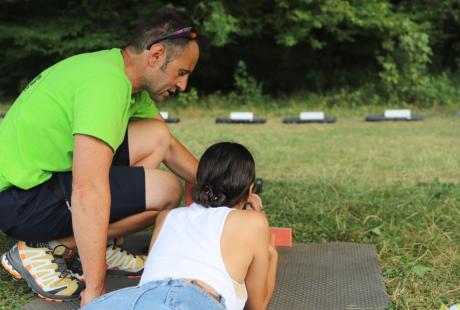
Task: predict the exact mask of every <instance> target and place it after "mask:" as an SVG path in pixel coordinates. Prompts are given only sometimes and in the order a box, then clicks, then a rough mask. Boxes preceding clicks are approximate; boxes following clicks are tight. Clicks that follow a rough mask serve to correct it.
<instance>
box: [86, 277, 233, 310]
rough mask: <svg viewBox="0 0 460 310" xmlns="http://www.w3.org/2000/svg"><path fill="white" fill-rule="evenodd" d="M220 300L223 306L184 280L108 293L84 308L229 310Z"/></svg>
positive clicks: (148, 284) (161, 282)
mask: <svg viewBox="0 0 460 310" xmlns="http://www.w3.org/2000/svg"><path fill="white" fill-rule="evenodd" d="M220 299H221V301H220V303H219V302H218V301H217V300H216V299H214V298H213V297H212V296H211V295H210V294H209V293H208V292H206V291H205V290H203V289H202V288H200V287H198V286H196V285H195V284H191V283H187V282H185V281H184V280H183V279H177V280H172V279H164V280H160V281H152V282H148V283H145V284H144V285H142V286H133V287H127V288H123V289H120V290H117V291H114V292H111V293H108V294H105V295H103V296H101V297H99V298H97V299H95V300H93V301H92V302H91V303H89V304H88V305H87V306H86V307H84V308H83V309H84V310H94V309H110V310H117V309H135V310H147V309H148V310H151V309H158V310H160V309H167V310H171V309H177V310H179V309H180V310H189V309H190V310H195V309H196V310H198V309H200V310H201V309H210V310H213V309H226V307H225V300H224V298H223V297H220Z"/></svg>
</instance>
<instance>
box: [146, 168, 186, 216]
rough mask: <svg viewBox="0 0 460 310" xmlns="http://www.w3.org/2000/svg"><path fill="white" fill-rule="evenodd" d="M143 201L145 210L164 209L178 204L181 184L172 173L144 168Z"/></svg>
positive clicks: (180, 196)
mask: <svg viewBox="0 0 460 310" xmlns="http://www.w3.org/2000/svg"><path fill="white" fill-rule="evenodd" d="M145 196H146V198H145V202H146V209H147V210H166V209H172V208H175V207H177V206H178V205H179V203H180V201H181V198H182V184H181V183H180V181H179V179H178V178H177V177H176V176H175V175H173V174H172V173H169V172H166V171H160V170H156V169H145Z"/></svg>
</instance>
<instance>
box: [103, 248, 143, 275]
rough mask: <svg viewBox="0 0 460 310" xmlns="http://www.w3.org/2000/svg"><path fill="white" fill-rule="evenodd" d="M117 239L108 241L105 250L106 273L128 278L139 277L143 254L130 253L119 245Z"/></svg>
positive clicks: (141, 270) (141, 269)
mask: <svg viewBox="0 0 460 310" xmlns="http://www.w3.org/2000/svg"><path fill="white" fill-rule="evenodd" d="M118 240H119V239H116V240H113V241H112V240H111V241H109V245H108V246H107V250H106V252H105V261H106V263H107V274H108V275H112V276H122V277H128V278H140V277H141V275H142V272H143V271H144V264H145V260H146V259H147V257H146V256H145V255H136V254H132V253H130V252H128V251H126V250H124V249H122V248H121V247H120V245H119V244H120V243H119V242H118Z"/></svg>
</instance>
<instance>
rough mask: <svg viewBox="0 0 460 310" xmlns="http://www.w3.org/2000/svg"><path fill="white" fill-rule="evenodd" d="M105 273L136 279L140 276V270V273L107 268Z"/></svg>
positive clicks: (116, 276)
mask: <svg viewBox="0 0 460 310" xmlns="http://www.w3.org/2000/svg"><path fill="white" fill-rule="evenodd" d="M107 275H108V276H111V277H114V278H128V279H138V278H140V277H142V272H141V273H140V274H133V273H132V272H129V271H123V270H110V269H107Z"/></svg>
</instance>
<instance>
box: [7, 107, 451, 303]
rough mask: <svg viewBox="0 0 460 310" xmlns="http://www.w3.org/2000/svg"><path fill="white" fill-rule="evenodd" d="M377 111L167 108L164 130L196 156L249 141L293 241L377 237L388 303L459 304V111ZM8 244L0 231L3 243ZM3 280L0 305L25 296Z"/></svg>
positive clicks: (268, 200)
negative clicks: (232, 113)
mask: <svg viewBox="0 0 460 310" xmlns="http://www.w3.org/2000/svg"><path fill="white" fill-rule="evenodd" d="M166 108H167V105H165V106H164V109H166ZM368 110H369V111H368ZM378 110H379V109H378V108H375V107H373V108H369V109H367V110H366V109H365V108H359V109H354V110H345V109H330V110H329V111H328V114H330V115H335V116H337V117H338V122H337V123H336V124H330V125H284V124H282V123H281V120H282V116H285V115H288V114H291V115H292V114H294V113H297V112H296V111H298V110H297V108H295V107H294V108H293V107H292V106H289V107H286V108H282V109H279V110H276V111H273V110H270V111H269V110H262V109H259V110H258V111H257V112H258V114H259V115H261V116H267V117H268V122H267V124H264V125H216V124H215V123H214V117H216V116H223V115H227V114H228V112H229V108H225V107H223V108H216V109H203V108H196V107H194V108H188V109H181V110H179V109H172V112H173V114H174V116H180V117H181V119H182V121H181V123H179V124H172V125H170V130H171V132H172V133H173V134H174V135H176V136H177V137H178V138H179V139H180V140H181V141H182V142H183V143H184V144H185V145H186V146H187V147H189V148H190V149H191V150H192V152H194V153H195V154H196V155H197V156H199V155H200V154H201V153H202V152H203V151H204V150H205V149H206V147H208V146H209V145H210V144H212V143H214V142H218V141H223V140H230V141H235V142H240V143H242V144H244V145H246V146H248V148H249V149H250V150H251V151H252V153H253V154H254V157H255V159H256V163H257V174H258V176H259V177H262V178H263V179H264V185H265V186H264V192H263V194H262V196H263V200H264V205H265V210H266V213H267V215H268V217H269V219H270V221H271V224H272V225H273V226H290V227H292V228H293V230H294V238H295V240H296V242H328V241H337V240H338V241H350V242H359V243H372V244H376V245H377V249H378V253H379V258H380V265H381V269H382V273H383V275H384V279H385V284H386V287H387V291H388V294H389V296H390V299H391V301H392V306H391V307H392V308H393V309H438V308H439V306H440V304H441V302H444V303H450V304H452V303H456V302H457V303H458V302H460V285H459V283H460V207H459V206H460V169H459V167H460V155H459V154H460V135H459V130H460V117H458V116H456V115H455V113H447V112H445V111H437V110H436V109H431V110H427V111H417V112H418V113H420V114H423V115H425V116H426V117H427V119H426V120H425V121H423V122H413V123H412V122H411V123H409V122H407V123H406V122H388V123H366V122H364V121H363V120H364V117H365V115H366V113H368V112H369V113H370V112H373V113H376V112H377V111H378ZM367 111H368V112H367ZM264 113H267V114H264ZM11 243H12V241H11V240H9V239H7V238H1V237H0V249H1V250H2V251H4V250H6V249H7V248H8V246H9V245H10V244H11ZM0 286H1V287H0V300H1V302H0V309H1V308H2V307H3V308H4V309H10V308H15V307H17V306H19V305H22V304H23V303H24V301H25V300H26V299H27V298H30V296H31V295H30V294H29V293H28V290H27V288H26V286H25V285H24V284H19V283H16V282H14V281H12V280H9V278H8V276H7V275H6V274H5V273H4V272H0Z"/></svg>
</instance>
